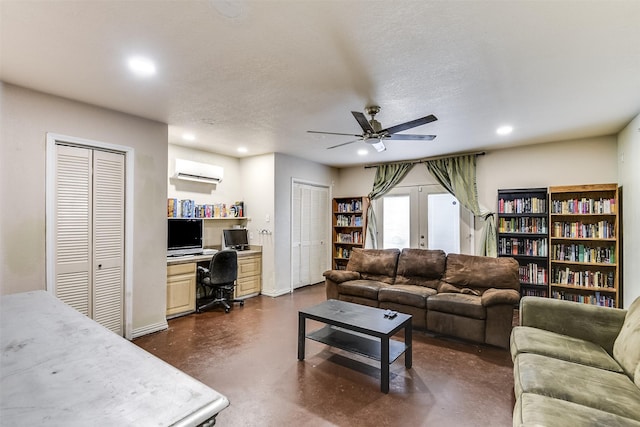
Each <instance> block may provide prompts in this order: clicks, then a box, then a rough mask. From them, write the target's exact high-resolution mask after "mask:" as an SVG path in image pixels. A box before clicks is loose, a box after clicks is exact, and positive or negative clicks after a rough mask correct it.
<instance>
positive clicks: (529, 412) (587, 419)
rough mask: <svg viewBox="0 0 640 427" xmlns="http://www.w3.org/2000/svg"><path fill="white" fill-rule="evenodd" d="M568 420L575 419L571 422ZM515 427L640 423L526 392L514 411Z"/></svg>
mask: <svg viewBox="0 0 640 427" xmlns="http://www.w3.org/2000/svg"><path fill="white" fill-rule="evenodd" d="M568 420H571V421H570V422H569V421H568ZM513 425H514V426H545V427H556V426H557V427H565V426H567V425H571V427H594V426H618V427H640V421H635V420H632V419H630V418H626V417H621V416H619V415H616V414H612V413H610V412H605V411H600V410H598V409H594V408H589V407H587V406H583V405H578V404H576V403H573V402H567V401H565V400H560V399H554V398H552V397H547V396H541V395H539V394H533V393H524V394H522V395H521V396H520V397H519V398H518V400H517V401H516V406H515V408H514V410H513Z"/></svg>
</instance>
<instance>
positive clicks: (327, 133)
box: [307, 130, 362, 138]
mask: <svg viewBox="0 0 640 427" xmlns="http://www.w3.org/2000/svg"><path fill="white" fill-rule="evenodd" d="M307 132H308V133H321V134H323V135H341V136H355V137H358V138H362V135H355V134H353V133H337V132H321V131H317V130H308V131H307Z"/></svg>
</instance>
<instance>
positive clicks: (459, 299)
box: [427, 293, 487, 319]
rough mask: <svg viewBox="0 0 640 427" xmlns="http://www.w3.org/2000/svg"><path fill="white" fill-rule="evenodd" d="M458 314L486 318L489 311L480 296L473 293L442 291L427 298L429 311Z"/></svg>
mask: <svg viewBox="0 0 640 427" xmlns="http://www.w3.org/2000/svg"><path fill="white" fill-rule="evenodd" d="M430 310H434V311H440V312H443V313H450V314H457V315H459V316H465V317H471V318H474V319H486V318H487V311H486V309H485V308H484V306H483V305H482V302H481V300H480V297H479V296H477V295H472V294H451V293H442V294H437V295H433V296H430V297H429V298H427V311H430Z"/></svg>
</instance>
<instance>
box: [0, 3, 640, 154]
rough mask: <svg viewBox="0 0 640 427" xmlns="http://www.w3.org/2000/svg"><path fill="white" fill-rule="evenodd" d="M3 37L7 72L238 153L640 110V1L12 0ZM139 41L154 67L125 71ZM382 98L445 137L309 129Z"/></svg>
mask: <svg viewBox="0 0 640 427" xmlns="http://www.w3.org/2000/svg"><path fill="white" fill-rule="evenodd" d="M0 37H1V39H0V42H1V45H0V49H1V50H0V61H1V62H0V78H1V79H2V80H3V81H5V82H9V83H13V84H17V85H20V86H25V87H29V88H33V89H36V90H40V91H43V92H47V93H52V94H55V95H59V96H63V97H67V98H72V99H76V100H80V101H84V102H88V103H91V104H96V105H99V106H103V107H107V108H111V109H115V110H119V111H123V112H127V113H131V114H135V115H138V116H142V117H146V118H150V119H153V120H157V121H161V122H164V123H168V124H169V134H170V135H169V142H171V143H179V144H184V145H189V146H194V147H199V148H202V149H206V150H210V151H213V152H218V153H222V154H226V155H231V156H235V157H241V156H250V155H256V154H263V153H269V152H280V153H287V154H290V155H293V156H298V157H302V158H306V159H309V160H313V161H316V162H320V163H324V164H328V165H334V166H346V165H353V164H361V163H372V162H386V161H394V160H402V159H415V158H422V157H427V156H433V155H441V154H447V153H454V152H462V151H470V150H476V149H491V148H497V147H504V146H507V145H517V144H531V143H539V142H549V141H558V140H564V139H571V138H581V137H588V136H596V135H606V134H612V133H616V132H618V131H619V130H620V129H622V127H623V126H625V125H626V124H627V123H628V122H629V121H630V120H631V119H632V118H633V117H634V116H635V115H637V114H638V113H640V1H588V2H587V1H575V2H574V1H544V2H543V1H509V2H506V1H447V2H445V1H434V2H428V1H417V2H413V1H354V0H352V1H197V2H194V1H179V2H178V1H173V2H169V1H77V2H76V1H6V0H3V1H1V2H0ZM132 54H138V55H145V56H148V57H150V58H152V59H153V60H155V61H156V65H157V69H158V71H157V74H156V75H155V76H154V77H152V78H149V79H141V78H138V77H134V76H133V75H131V74H130V73H129V71H128V70H127V68H126V60H127V57H128V56H129V55H132ZM371 104H377V105H380V106H381V107H382V111H381V112H380V114H378V116H377V117H376V119H377V120H379V121H380V122H382V125H383V127H389V126H392V125H395V124H397V123H400V122H405V121H409V120H412V119H415V118H418V117H422V116H426V115H428V114H434V115H436V116H437V117H438V119H439V120H438V121H437V122H435V123H432V124H428V125H424V126H420V127H418V128H415V129H412V130H411V131H408V133H416V134H436V135H438V137H437V138H436V139H435V140H433V141H430V142H409V141H389V142H387V143H386V145H387V151H385V152H383V153H377V152H375V150H373V149H372V148H371V147H369V146H368V145H367V144H366V143H364V142H357V143H353V144H350V145H346V146H344V147H340V148H336V149H333V150H327V149H326V147H329V146H331V145H335V144H339V143H341V142H346V141H349V140H350V138H349V137H340V136H319V135H313V134H308V133H307V132H306V131H307V130H321V131H332V132H345V133H359V131H360V128H359V127H358V124H357V122H356V121H355V120H354V118H353V117H352V115H351V113H350V112H351V111H364V108H365V106H367V105H371ZM505 123H508V124H511V125H513V126H514V128H515V130H514V132H513V133H512V134H511V135H509V136H506V137H500V136H498V135H496V134H495V129H496V128H497V127H498V126H499V125H502V124H505ZM185 131H189V132H192V133H194V134H195V135H196V141H194V142H189V143H187V142H184V141H182V140H181V135H182V133H183V132H185ZM240 145H242V146H245V147H246V148H247V149H248V152H247V153H246V154H244V155H241V154H238V152H237V151H236V149H237V147H238V146H240ZM365 147H369V154H368V155H367V156H365V157H360V156H358V155H356V151H357V149H359V148H365Z"/></svg>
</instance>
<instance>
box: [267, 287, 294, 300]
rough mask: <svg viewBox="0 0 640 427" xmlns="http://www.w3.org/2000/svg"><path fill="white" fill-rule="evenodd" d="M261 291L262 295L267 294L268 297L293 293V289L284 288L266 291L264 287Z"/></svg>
mask: <svg viewBox="0 0 640 427" xmlns="http://www.w3.org/2000/svg"><path fill="white" fill-rule="evenodd" d="M260 293H261V294H262V295H266V296H268V297H273V298H275V297H279V296H281V295H286V294H290V293H291V290H289V289H284V290H280V291H277V292H265V291H264V289H263V290H262V291H261V292H260Z"/></svg>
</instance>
